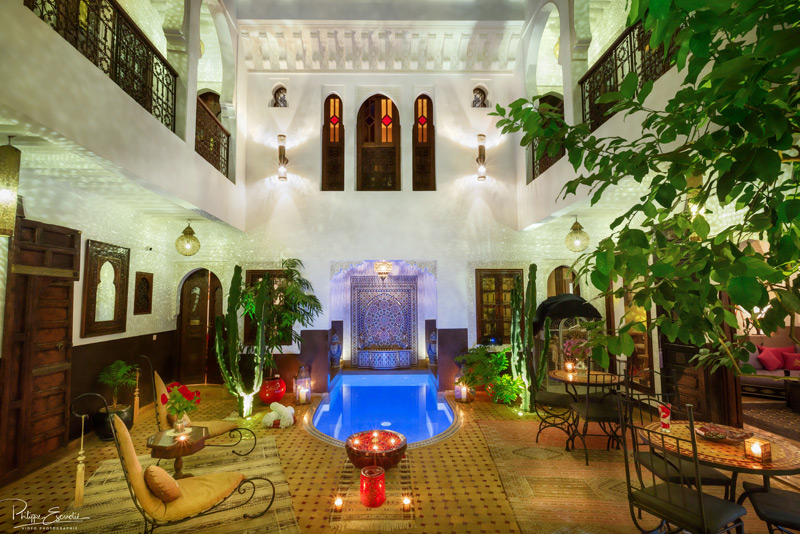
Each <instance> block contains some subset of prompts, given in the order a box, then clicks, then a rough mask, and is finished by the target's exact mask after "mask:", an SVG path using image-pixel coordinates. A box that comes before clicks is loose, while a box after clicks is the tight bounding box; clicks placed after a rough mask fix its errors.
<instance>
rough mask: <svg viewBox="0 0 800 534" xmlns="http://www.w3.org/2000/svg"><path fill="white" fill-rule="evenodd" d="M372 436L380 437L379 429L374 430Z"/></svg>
mask: <svg viewBox="0 0 800 534" xmlns="http://www.w3.org/2000/svg"><path fill="white" fill-rule="evenodd" d="M372 437H373V438H377V437H378V431H377V430H376V431H375V432H373V433H372Z"/></svg>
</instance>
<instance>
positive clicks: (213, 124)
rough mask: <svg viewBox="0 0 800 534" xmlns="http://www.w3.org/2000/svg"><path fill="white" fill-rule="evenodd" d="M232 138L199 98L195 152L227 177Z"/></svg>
mask: <svg viewBox="0 0 800 534" xmlns="http://www.w3.org/2000/svg"><path fill="white" fill-rule="evenodd" d="M230 138H231V134H230V133H228V130H226V129H225V127H224V126H223V125H222V123H221V122H219V120H218V119H217V118H216V117H215V116H214V113H213V112H212V111H211V110H210V109H208V106H206V105H205V103H204V102H203V101H202V100H200V97H199V96H198V97H197V119H196V130H195V134H194V150H195V152H197V153H198V154H200V155H201V156H203V159H205V160H206V161H207V162H209V163H210V164H211V165H213V166H214V168H215V169H217V170H218V171H219V172H221V173H222V174H223V175H225V176H228V144H229V142H230Z"/></svg>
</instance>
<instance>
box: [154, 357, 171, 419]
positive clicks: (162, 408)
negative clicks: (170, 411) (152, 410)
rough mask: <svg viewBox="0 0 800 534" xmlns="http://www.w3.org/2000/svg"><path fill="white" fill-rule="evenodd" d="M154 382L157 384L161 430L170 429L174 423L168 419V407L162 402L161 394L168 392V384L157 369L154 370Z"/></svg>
mask: <svg viewBox="0 0 800 534" xmlns="http://www.w3.org/2000/svg"><path fill="white" fill-rule="evenodd" d="M153 382H155V384H156V399H155V405H156V418H157V419H158V424H159V425H161V430H169V429H170V428H172V425H171V424H169V421H167V407H166V406H164V405H163V404H161V395H166V394H167V386H166V385H165V384H164V381H163V380H161V376H159V374H158V373H157V372H155V371H154V372H153Z"/></svg>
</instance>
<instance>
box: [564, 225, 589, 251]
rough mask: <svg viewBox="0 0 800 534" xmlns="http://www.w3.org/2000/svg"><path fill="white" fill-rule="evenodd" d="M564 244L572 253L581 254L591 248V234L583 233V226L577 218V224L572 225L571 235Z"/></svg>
mask: <svg viewBox="0 0 800 534" xmlns="http://www.w3.org/2000/svg"><path fill="white" fill-rule="evenodd" d="M564 244H565V245H567V248H568V249H569V250H571V251H572V252H581V251H583V250H586V247H588V246H589V234H587V233H586V232H584V231H583V226H581V223H579V222H578V218H577V217H575V224H573V225H572V229H571V230H570V233H568V234H567V237H566V239H564Z"/></svg>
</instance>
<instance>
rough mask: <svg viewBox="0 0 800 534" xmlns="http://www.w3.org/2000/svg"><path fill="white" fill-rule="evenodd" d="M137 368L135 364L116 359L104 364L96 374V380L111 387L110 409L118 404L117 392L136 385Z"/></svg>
mask: <svg viewBox="0 0 800 534" xmlns="http://www.w3.org/2000/svg"><path fill="white" fill-rule="evenodd" d="M138 369H139V367H138V366H137V365H132V364H128V363H125V362H123V361H122V360H117V361H115V362H114V363H112V364H111V365H108V366H106V367H105V368H103V370H102V371H100V374H99V375H97V382H98V383H99V384H103V385H105V386H108V387H110V388H111V409H112V410H113V409H115V408H116V407H117V405H118V403H117V400H118V399H119V392H120V390H121V389H124V388H132V387H134V386H136V371H137V370H138Z"/></svg>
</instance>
